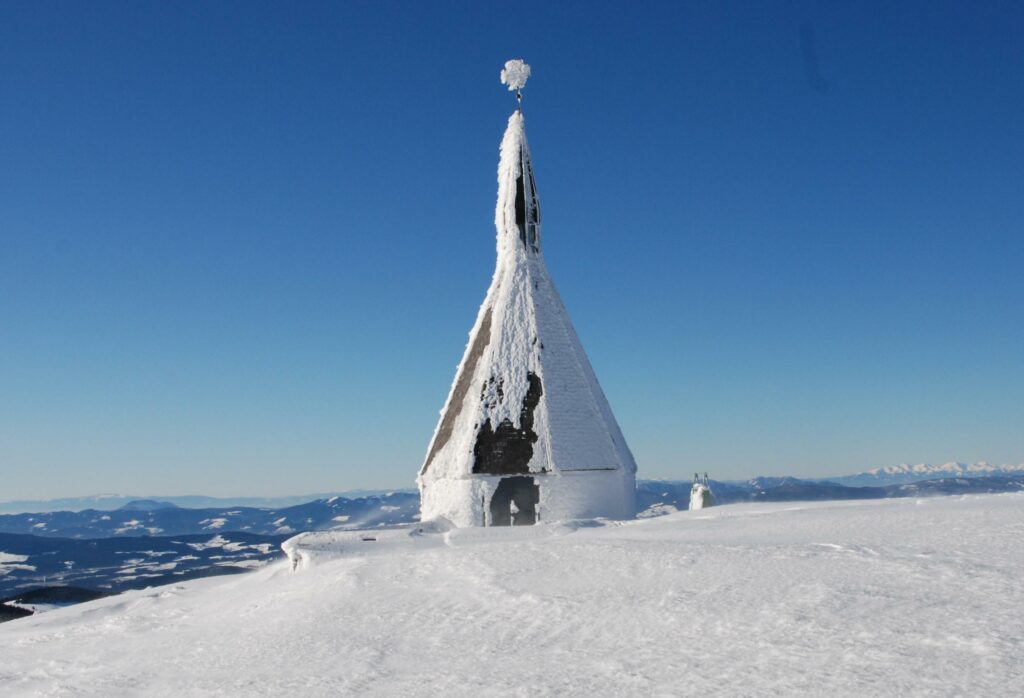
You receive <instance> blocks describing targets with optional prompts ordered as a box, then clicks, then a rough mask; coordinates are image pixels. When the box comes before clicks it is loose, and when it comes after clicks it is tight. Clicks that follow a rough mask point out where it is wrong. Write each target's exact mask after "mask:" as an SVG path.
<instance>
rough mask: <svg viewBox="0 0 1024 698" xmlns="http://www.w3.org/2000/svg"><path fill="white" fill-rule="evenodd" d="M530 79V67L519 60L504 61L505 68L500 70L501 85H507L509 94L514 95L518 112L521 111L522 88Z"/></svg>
mask: <svg viewBox="0 0 1024 698" xmlns="http://www.w3.org/2000/svg"><path fill="white" fill-rule="evenodd" d="M529 77H530V65H529V64H528V63H526V62H524V61H523V59H521V58H516V59H513V60H511V61H505V67H504V68H502V70H501V84H502V85H508V91H509V92H513V91H514V92H515V93H516V105H517V107H518V109H519V111H520V112H521V111H523V87H525V86H526V81H527V80H528V79H529Z"/></svg>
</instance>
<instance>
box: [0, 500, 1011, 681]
mask: <svg viewBox="0 0 1024 698" xmlns="http://www.w3.org/2000/svg"><path fill="white" fill-rule="evenodd" d="M1022 533H1024V494H1008V495H979V496H968V497H956V498H954V497H949V498H935V499H926V500H909V499H908V500H879V501H869V502H864V501H859V502H815V503H780V504H736V505H728V506H722V507H715V508H711V509H707V510H703V511H699V512H679V513H677V514H671V515H669V516H665V517H660V518H657V519H646V520H642V521H635V522H629V523H624V524H608V525H606V526H601V527H582V528H578V529H575V530H573V529H572V528H569V527H564V526H562V527H559V526H540V527H537V528H535V529H486V530H479V529H478V530H468V531H467V530H459V531H454V532H451V533H449V534H446V535H442V534H432V535H431V536H426V537H424V540H423V544H422V545H419V544H418V543H417V542H416V541H398V542H397V543H396V544H395V545H393V546H390V547H389V543H387V542H382V543H380V544H377V543H366V546H367V548H366V553H372V554H364V553H358V552H357V553H354V554H351V555H350V556H348V557H340V558H337V559H328V560H322V561H319V562H317V563H315V564H314V565H313V566H312V567H310V568H309V569H305V570H301V571H297V572H292V571H291V570H290V569H289V567H288V565H287V563H279V564H274V565H270V566H268V567H266V568H264V569H262V570H259V571H256V572H253V573H250V574H246V575H240V576H235V577H228V578H210V579H202V580H196V581H192V582H186V583H183V584H179V585H174V586H166V587H159V588H153V589H147V590H142V591H135V592H128V593H125V594H122V595H120V596H116V597H111V598H107V599H100V600H98V601H94V602H90V603H86V604H81V605H78V606H74V607H70V608H65V609H60V610H54V611H50V612H48V613H46V614H44V615H41V616H36V617H31V618H26V619H22V620H17V621H11V622H8V623H5V624H3V625H0V686H2V687H3V694H4V695H5V696H12V695H44V696H48V695H54V696H56V695H103V696H122V695H215V696H232V695H257V694H258V695H275V694H281V693H283V692H285V691H293V692H298V693H297V694H298V695H343V694H344V695H403V696H437V695H445V696H450V695H474V696H476V695H483V696H498V695H516V696H563V695H580V696H582V695H587V696H593V695H599V696H605V695H607V696H620V695H709V694H710V695H738V696H753V695H757V696H763V695H825V694H830V695H843V696H847V695H848V696H862V695H966V694H970V695H990V696H994V695H1008V694H1010V693H1013V692H1015V691H1018V690H1019V689H1020V686H1021V685H1024V683H1022V681H1024V612H1022V611H1021V609H1022V608H1024V584H1022V582H1021V579H1022V572H1024V569H1022V568H1024V537H1022V535H1021V534H1022ZM427 538H429V540H427ZM1014 687H1016V688H1014Z"/></svg>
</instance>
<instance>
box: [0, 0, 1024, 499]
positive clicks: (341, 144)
mask: <svg viewBox="0 0 1024 698" xmlns="http://www.w3.org/2000/svg"><path fill="white" fill-rule="evenodd" d="M522 12H523V15H524V16H528V17H529V18H530V21H529V28H530V30H529V31H523V27H522V26H519V25H516V26H510V23H509V22H507V12H506V11H505V10H504V6H501V5H497V4H485V3H462V2H452V3H449V4H446V5H438V4H430V5H428V4H414V3H407V4H403V3H386V2H381V3H362V4H361V3H348V4H345V5H337V4H331V3H308V4H303V5H302V6H296V7H292V6H285V5H280V4H275V3H262V2H259V3H257V2H254V3H245V4H241V3H239V4H233V3H217V4H215V5H209V4H206V3H199V2H185V3H175V4H174V5H153V4H141V3H127V2H125V3H118V2H110V3H103V4H95V5H84V4H80V3H71V2H66V3H64V2H56V3H46V4H43V3H32V4H28V3H25V4H19V3H7V4H5V5H3V6H0V66H3V71H0V100H2V103H3V104H4V108H3V109H2V110H0V156H2V157H3V159H4V162H5V167H4V168H3V170H2V171H0V471H2V472H3V473H4V479H3V487H2V491H0V498H3V499H4V500H12V499H44V498H46V499H52V498H59V497H71V496H85V495H87V494H88V493H90V492H103V491H106V492H131V493H138V494H140V495H145V494H156V495H161V494H162V495H165V496H173V495H176V494H179V493H180V494H186V493H187V494H194V493H200V494H203V495H210V496H226V495H230V496H272V495H285V494H298V493H302V492H328V491H341V490H351V489H388V488H408V487H413V486H414V478H415V474H416V471H417V468H418V467H419V465H420V464H421V462H422V458H423V456H424V455H425V452H426V447H427V442H428V441H429V439H430V436H431V433H432V430H433V428H434V425H435V422H436V419H437V415H438V411H439V410H440V409H441V407H442V403H443V401H444V399H445V396H446V395H447V391H448V388H449V385H450V382H451V379H452V377H453V373H454V369H455V366H456V364H457V362H458V361H459V358H460V356H461V352H462V350H463V348H464V345H465V341H466V334H467V332H468V331H469V329H470V327H471V325H472V322H473V319H474V314H475V312H476V310H477V308H478V306H479V304H480V302H481V300H482V299H483V296H484V293H485V291H486V289H487V284H488V281H489V279H490V275H491V272H492V270H493V266H494V227H493V207H494V195H495V188H496V185H495V168H496V166H497V161H498V143H499V139H500V137H501V133H502V129H503V128H504V124H505V120H506V118H507V116H508V114H509V113H510V112H511V111H512V109H513V108H514V106H515V105H514V99H513V98H512V97H511V96H510V95H509V93H508V92H507V91H506V90H505V89H504V87H503V86H502V85H500V84H499V82H498V72H499V70H500V69H501V66H502V65H503V63H504V61H505V60H507V59H509V58H516V57H522V58H525V59H526V60H527V61H528V62H529V63H530V64H531V65H532V66H533V76H532V77H531V79H530V83H529V84H528V85H527V87H526V89H525V91H524V95H525V96H524V100H525V101H524V111H525V114H526V122H527V130H528V133H529V138H530V143H531V147H532V150H533V157H534V165H535V167H536V177H537V185H538V189H539V193H540V198H541V201H542V204H541V205H542V207H543V211H544V227H543V235H544V245H545V256H546V258H547V262H548V266H549V268H550V270H551V273H552V276H553V278H554V281H555V283H556V284H557V285H558V288H559V291H560V292H561V294H562V297H563V299H564V301H565V304H566V306H567V309H568V312H569V315H570V317H571V318H572V320H573V322H574V323H575V327H576V329H577V331H578V333H579V335H580V337H581V339H582V343H583V346H584V347H585V348H586V350H587V353H588V355H589V357H590V360H591V362H592V363H593V365H594V368H595V371H596V373H597V376H598V379H599V380H600V382H601V385H602V387H603V389H604V391H605V393H606V394H607V396H608V400H609V402H610V404H611V407H612V409H613V411H614V413H615V416H616V418H617V419H618V422H619V424H620V425H621V427H622V431H623V433H624V435H625V437H626V439H627V441H628V443H629V446H630V447H631V449H632V451H633V453H634V455H635V456H636V460H637V463H638V464H639V468H640V470H639V473H638V476H639V477H641V478H648V479H653V478H686V477H687V476H688V475H690V474H692V472H693V471H694V470H698V469H699V470H701V471H704V470H707V471H709V472H710V473H711V474H712V476H713V477H715V478H716V479H744V478H748V477H752V476H755V475H793V476H797V477H829V476H838V475H848V474H853V473H857V472H861V471H865V470H868V469H870V468H874V467H884V466H892V465H896V464H899V463H922V462H928V463H934V464H941V463H945V462H948V461H952V460H956V461H960V462H965V463H972V462H977V461H987V462H989V463H992V464H1016V463H1022V462H1024V440H1022V436H1021V431H1022V430H1021V428H1020V425H1021V424H1024V405H1022V403H1021V400H1020V395H1022V394H1024V361H1022V360H1021V350H1020V347H1021V346H1024V275H1022V274H1021V273H1020V270H1021V268H1022V262H1024V237H1022V236H1021V234H1020V231H1021V223H1022V221H1024V191H1022V188H1024V184H1022V183H1024V120H1022V119H1020V114H1021V113H1022V110H1024V54H1022V53H1021V51H1020V47H1019V37H1020V36H1021V35H1024V8H1022V7H1021V6H1019V5H1018V4H1014V3H999V2H995V3H988V4H986V5H985V6H984V7H978V6H974V5H967V4H963V5H957V4H954V5H952V6H947V7H941V8H940V7H933V6H931V5H930V4H928V3H920V4H915V3H909V4H906V5H901V6H900V7H888V6H853V5H849V4H844V3H839V2H824V3H815V4H813V5H809V4H806V3H802V2H799V3H780V4H773V5H771V6H765V7H758V6H745V7H742V6H741V7H726V6H723V5H721V4H719V3H687V4H675V3H673V4H670V5H669V4H666V5H664V6H653V7H629V6H625V5H624V4H602V3H571V2H570V3H559V4H557V5H550V4H544V3H533V2H524V3H522Z"/></svg>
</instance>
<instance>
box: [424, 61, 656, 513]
mask: <svg viewBox="0 0 1024 698" xmlns="http://www.w3.org/2000/svg"><path fill="white" fill-rule="evenodd" d="M529 74H530V68H529V66H528V65H526V64H525V63H523V62H522V61H509V62H508V63H506V64H505V70H503V71H502V74H501V77H502V82H503V83H505V84H507V85H508V88H509V90H514V91H515V92H516V96H517V98H518V99H519V100H520V108H518V109H516V111H515V112H514V113H513V114H512V116H511V117H509V120H508V128H507V129H506V130H505V136H504V138H502V141H501V160H500V163H499V165H498V203H497V207H496V210H495V214H494V223H495V226H496V227H497V230H498V262H497V267H496V269H495V271H494V278H493V279H492V281H491V287H490V289H489V290H488V291H487V297H486V298H485V299H484V302H483V305H481V306H480V312H479V313H478V314H477V318H476V323H475V324H474V325H473V329H472V330H471V331H470V333H469V343H468V345H467V346H466V351H465V354H464V355H463V357H462V362H461V363H460V364H459V368H458V370H457V371H456V374H455V381H454V383H453V384H452V387H451V391H450V392H449V394H448V400H447V401H446V402H445V405H444V408H443V409H442V410H441V419H440V421H439V422H438V424H437V428H436V429H435V430H434V436H433V438H432V439H431V441H430V446H429V448H428V449H427V457H426V460H425V461H424V463H423V466H422V467H421V468H420V472H419V477H418V478H417V482H418V484H419V488H420V495H421V505H420V506H421V516H422V520H424V521H427V520H430V519H435V518H439V517H443V518H445V519H447V520H449V521H450V522H451V523H452V524H454V525H456V526H460V527H466V526H509V525H514V526H521V525H529V524H534V523H537V522H538V521H564V520H568V519H581V518H594V517H607V518H613V519H626V518H632V517H633V515H634V510H635V497H636V463H635V461H634V460H633V455H632V454H631V453H630V451H629V447H628V446H627V445H626V441H625V439H623V437H622V432H621V431H620V429H619V425H618V424H617V423H616V421H615V417H614V416H613V415H612V411H611V408H610V407H609V406H608V401H607V400H606V399H605V396H604V393H603V392H602V391H601V386H600V385H598V382H597V378H596V376H595V375H594V371H593V369H592V368H591V366H590V361H589V360H588V359H587V355H586V354H585V353H584V351H583V346H582V345H581V344H580V340H579V338H578V337H577V336H576V331H575V330H574V329H573V326H572V323H571V322H570V321H569V315H568V314H567V313H566V311H565V307H564V306H563V305H562V300H561V298H560V297H559V295H558V291H556V290H555V286H554V283H553V282H552V281H551V277H550V276H549V275H548V270H547V267H546V266H545V264H544V257H543V255H542V254H541V215H540V201H539V200H538V197H537V185H536V181H535V179H534V174H533V162H532V160H531V157H530V148H529V146H528V145H527V142H526V130H525V126H524V120H523V113H522V109H521V99H522V93H521V91H520V90H521V88H522V87H523V85H524V84H525V82H526V78H527V77H528V76H529Z"/></svg>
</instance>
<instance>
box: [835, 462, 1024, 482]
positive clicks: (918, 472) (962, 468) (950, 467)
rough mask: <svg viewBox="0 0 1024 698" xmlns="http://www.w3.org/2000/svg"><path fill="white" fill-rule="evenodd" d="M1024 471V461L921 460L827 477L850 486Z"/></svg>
mask: <svg viewBox="0 0 1024 698" xmlns="http://www.w3.org/2000/svg"><path fill="white" fill-rule="evenodd" d="M1017 475H1024V463H1020V464H1019V465H990V464H989V463H986V462H984V461H981V462H980V463H958V462H955V461H954V462H950V463H943V464H942V465H931V464H929V463H918V464H917V465H908V464H906V463H901V464H900V465H890V466H887V467H884V468H873V469H871V470H868V471H865V472H863V473H858V474H856V475H846V476H843V477H830V478H824V479H825V480H828V481H829V482H835V483H838V484H840V485H848V486H850V487H864V486H871V485H899V484H903V483H907V482H916V481H918V480H934V479H937V478H951V477H953V478H975V477H1010V476H1017Z"/></svg>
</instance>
